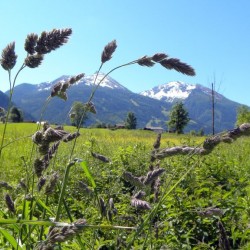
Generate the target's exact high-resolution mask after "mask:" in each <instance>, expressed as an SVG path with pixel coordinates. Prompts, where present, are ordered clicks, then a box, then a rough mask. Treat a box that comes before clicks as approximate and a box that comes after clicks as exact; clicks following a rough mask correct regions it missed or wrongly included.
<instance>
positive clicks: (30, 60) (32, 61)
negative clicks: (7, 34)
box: [24, 54, 43, 69]
mask: <svg viewBox="0 0 250 250" xmlns="http://www.w3.org/2000/svg"><path fill="white" fill-rule="evenodd" d="M42 61H43V55H41V54H35V55H29V56H27V57H26V58H25V60H24V64H25V65H26V66H27V67H29V68H32V69H33V68H37V67H38V66H39V65H41V63H42Z"/></svg>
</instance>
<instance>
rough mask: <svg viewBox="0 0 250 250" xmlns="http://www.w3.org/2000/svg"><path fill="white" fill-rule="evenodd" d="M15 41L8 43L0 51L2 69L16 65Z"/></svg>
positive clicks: (9, 68)
mask: <svg viewBox="0 0 250 250" xmlns="http://www.w3.org/2000/svg"><path fill="white" fill-rule="evenodd" d="M16 59H17V55H16V53H15V42H13V43H10V44H8V45H7V46H6V47H5V48H4V49H3V51H2V58H1V60H0V62H1V65H2V67H3V69H5V70H11V69H12V68H13V67H14V66H15V65H16Z"/></svg>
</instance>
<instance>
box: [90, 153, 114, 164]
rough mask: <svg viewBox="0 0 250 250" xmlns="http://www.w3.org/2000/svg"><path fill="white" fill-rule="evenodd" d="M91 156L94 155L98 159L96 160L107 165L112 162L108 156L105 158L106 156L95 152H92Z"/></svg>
mask: <svg viewBox="0 0 250 250" xmlns="http://www.w3.org/2000/svg"><path fill="white" fill-rule="evenodd" d="M91 155H92V156H93V157H94V158H96V159H98V160H100V161H102V162H105V163H109V162H111V160H110V159H109V158H107V157H106V156H104V155H101V154H97V153H94V152H91Z"/></svg>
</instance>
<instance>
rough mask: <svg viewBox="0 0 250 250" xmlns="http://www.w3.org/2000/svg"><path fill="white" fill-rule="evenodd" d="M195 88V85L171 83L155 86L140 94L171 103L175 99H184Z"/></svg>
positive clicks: (178, 82)
mask: <svg viewBox="0 0 250 250" xmlns="http://www.w3.org/2000/svg"><path fill="white" fill-rule="evenodd" d="M195 88H196V85H193V84H187V83H184V82H180V81H173V82H169V83H165V84H162V85H159V86H156V87H154V88H152V89H150V90H146V91H143V92H141V93H140V94H141V95H144V96H148V97H151V98H154V99H158V100H164V101H167V102H173V101H174V100H176V99H180V100H184V99H186V98H187V97H188V96H189V95H190V93H191V92H192V90H194V89H195Z"/></svg>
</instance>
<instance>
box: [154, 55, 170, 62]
mask: <svg viewBox="0 0 250 250" xmlns="http://www.w3.org/2000/svg"><path fill="white" fill-rule="evenodd" d="M167 57H168V56H167V55H166V54H164V53H156V54H154V55H153V56H152V60H153V61H154V62H160V61H162V60H163V59H166V58H167Z"/></svg>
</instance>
